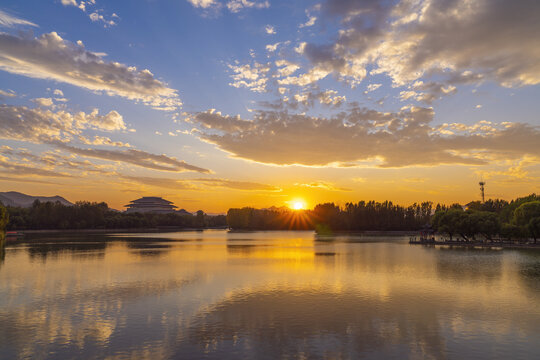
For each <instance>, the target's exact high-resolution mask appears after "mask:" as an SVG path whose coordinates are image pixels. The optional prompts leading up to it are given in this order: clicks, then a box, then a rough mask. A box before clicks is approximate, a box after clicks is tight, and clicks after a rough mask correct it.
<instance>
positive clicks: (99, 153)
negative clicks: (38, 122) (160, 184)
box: [49, 141, 210, 173]
mask: <svg viewBox="0 0 540 360" xmlns="http://www.w3.org/2000/svg"><path fill="white" fill-rule="evenodd" d="M49 144H50V145H53V146H55V147H56V148H58V149H61V150H64V151H68V152H70V153H72V154H77V155H81V156H85V157H91V158H95V159H102V160H108V161H116V162H124V163H128V164H133V165H137V166H140V167H144V168H147V169H153V170H160V171H173V172H182V171H195V172H200V173H209V172H210V170H207V169H203V168H200V167H198V166H194V165H191V164H188V163H186V162H185V161H183V160H178V159H175V158H174V157H169V156H167V155H163V154H161V155H157V154H152V153H148V152H146V151H142V150H136V149H126V150H105V149H91V148H78V147H75V146H71V145H67V144H64V143H62V142H59V141H51V142H49Z"/></svg>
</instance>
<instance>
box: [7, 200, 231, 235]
mask: <svg viewBox="0 0 540 360" xmlns="http://www.w3.org/2000/svg"><path fill="white" fill-rule="evenodd" d="M6 209H7V214H8V215H9V218H10V220H9V223H8V224H7V230H78V229H145V228H146V229H148V228H158V227H174V228H208V227H224V226H226V225H227V223H226V217H225V215H217V216H210V215H207V214H205V213H204V212H203V211H198V212H197V213H196V214H195V215H192V214H189V213H170V214H152V213H126V212H120V211H116V210H112V209H110V208H109V207H108V206H107V204H106V203H104V202H102V203H90V202H77V203H76V204H75V205H73V206H67V205H63V204H61V203H60V202H56V203H53V202H44V203H42V202H39V201H35V202H34V204H33V205H32V206H31V207H29V208H21V207H10V206H8V207H7V208H6Z"/></svg>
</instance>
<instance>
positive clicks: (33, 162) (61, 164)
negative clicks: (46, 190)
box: [0, 146, 112, 177]
mask: <svg viewBox="0 0 540 360" xmlns="http://www.w3.org/2000/svg"><path fill="white" fill-rule="evenodd" d="M0 154H1V155H0V158H2V155H4V156H6V157H7V158H5V159H4V160H6V159H8V161H9V163H11V164H18V165H20V166H24V167H27V168H30V169H33V168H37V169H39V170H47V173H48V174H51V175H50V176H57V175H58V174H60V175H58V176H62V177H65V176H74V174H73V171H76V172H78V175H81V174H83V173H89V172H90V173H100V174H111V173H112V171H111V170H110V167H111V166H110V165H102V164H95V163H92V162H90V161H88V160H78V159H77V156H76V155H74V154H70V155H64V154H61V153H60V151H59V150H54V151H46V152H43V153H41V154H34V153H32V152H30V151H29V150H27V149H17V150H14V149H12V148H10V147H7V146H3V147H2V148H0ZM66 171H67V172H69V174H68V173H66ZM32 174H33V175H36V176H44V174H42V173H35V172H33V173H32ZM14 175H16V174H14ZM45 176H49V175H45Z"/></svg>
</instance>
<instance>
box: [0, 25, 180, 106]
mask: <svg viewBox="0 0 540 360" xmlns="http://www.w3.org/2000/svg"><path fill="white" fill-rule="evenodd" d="M0 69H2V70H4V71H7V72H10V73H14V74H19V75H24V76H28V77H33V78H40V79H50V80H54V81H58V82H63V83H68V84H71V85H75V86H79V87H81V88H85V89H88V90H92V91H96V92H103V93H105V94H107V95H111V96H121V97H124V98H127V99H131V100H135V101H137V102H142V103H144V104H146V105H148V106H151V107H153V108H155V109H158V110H175V109H177V108H178V107H180V106H181V105H182V102H181V101H180V99H179V97H178V94H177V92H176V90H174V89H171V88H169V87H167V85H166V84H164V83H163V82H161V81H159V80H157V79H156V78H155V77H154V75H153V74H152V73H151V72H150V71H149V70H146V69H144V70H138V69H137V68H135V67H133V66H127V65H124V64H120V63H118V62H108V61H105V60H103V58H102V56H100V55H96V53H93V52H90V51H88V50H86V49H85V48H84V45H82V42H78V43H77V44H74V43H71V42H69V41H67V40H64V39H62V38H61V37H60V36H59V35H58V34H57V33H56V32H51V33H48V34H43V35H41V36H40V37H37V38H32V37H19V36H16V35H10V34H5V33H0Z"/></svg>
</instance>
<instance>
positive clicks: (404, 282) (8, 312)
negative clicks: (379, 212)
mask: <svg viewBox="0 0 540 360" xmlns="http://www.w3.org/2000/svg"><path fill="white" fill-rule="evenodd" d="M0 358H2V359H18V358H28V359H30V358H31V359H41V358H49V359H87V358H96V359H102V358H111V359H128V358H129V359H143V358H148V359H162V358H167V359H198V358H208V359H239V358H245V359H279V358H282V359H298V358H301V359H318V358H333V359H363V358H365V359H407V358H408V359H429V358H432V359H540V251H536V250H529V251H525V250H508V249H506V250H488V249H449V248H439V247H437V248H435V247H422V246H418V245H409V244H408V243H407V239H406V238H396V237H352V236H343V237H334V238H330V237H328V238H324V239H318V238H316V236H315V235H314V234H313V233H311V232H254V233H227V232H225V231H204V232H179V233H164V234H135V235H134V234H129V235H127V234H114V235H99V236H95V235H93V236H65V235H64V236H42V237H40V238H30V237H29V238H26V239H24V241H16V242H13V241H8V242H7V245H6V246H5V248H4V249H1V250H0Z"/></svg>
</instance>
